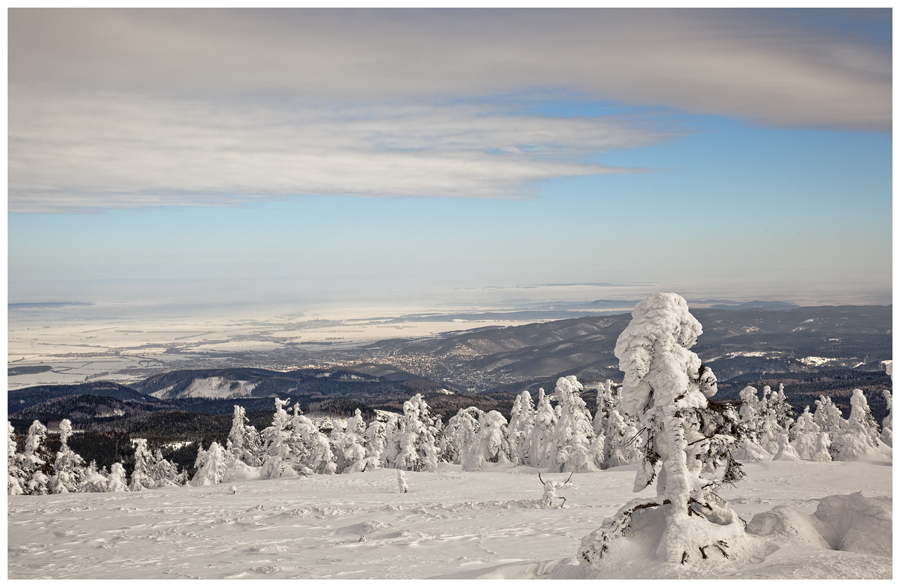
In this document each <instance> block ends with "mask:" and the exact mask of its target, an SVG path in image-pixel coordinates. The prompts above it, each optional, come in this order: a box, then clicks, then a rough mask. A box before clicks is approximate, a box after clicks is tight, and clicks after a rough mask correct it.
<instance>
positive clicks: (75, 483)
mask: <svg viewBox="0 0 900 587" xmlns="http://www.w3.org/2000/svg"><path fill="white" fill-rule="evenodd" d="M70 436H72V422H70V421H69V420H68V419H64V420H62V421H61V422H60V423H59V440H60V447H59V452H57V453H56V460H55V461H54V464H53V468H54V472H53V475H51V476H50V483H49V487H50V493H73V492H75V491H78V487H79V485H80V484H81V478H82V476H83V475H84V459H82V458H81V457H80V456H79V455H78V454H76V453H75V452H73V451H72V449H71V448H69V437H70Z"/></svg>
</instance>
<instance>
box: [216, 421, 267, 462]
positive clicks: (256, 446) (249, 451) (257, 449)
mask: <svg viewBox="0 0 900 587" xmlns="http://www.w3.org/2000/svg"><path fill="white" fill-rule="evenodd" d="M248 422H249V419H248V418H247V414H246V413H245V411H244V408H242V407H241V406H234V416H233V417H232V420H231V431H230V432H229V433H228V440H227V441H226V444H225V449H226V450H227V451H228V452H229V453H230V454H231V457H232V458H234V459H237V460H239V461H241V462H242V463H244V464H246V465H248V466H250V467H259V466H261V465H262V463H263V459H264V456H265V455H264V452H263V448H262V439H261V438H260V436H259V432H257V431H256V428H255V427H253V426H249V425H248Z"/></svg>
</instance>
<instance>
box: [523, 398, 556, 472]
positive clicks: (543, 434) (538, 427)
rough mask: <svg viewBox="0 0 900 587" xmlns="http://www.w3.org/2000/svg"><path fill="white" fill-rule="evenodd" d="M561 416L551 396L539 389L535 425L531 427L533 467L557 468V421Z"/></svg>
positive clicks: (531, 463)
mask: <svg viewBox="0 0 900 587" xmlns="http://www.w3.org/2000/svg"><path fill="white" fill-rule="evenodd" d="M558 420H559V418H558V417H557V415H556V411H555V410H554V409H553V406H551V405H550V396H548V395H545V394H544V390H543V388H542V389H539V390H538V401H537V408H536V409H535V414H534V427H533V428H532V429H531V462H530V463H529V464H530V465H531V466H532V467H538V468H542V469H543V468H551V467H553V468H555V467H556V466H557V464H556V450H555V449H556V443H555V437H556V423H557V421H558Z"/></svg>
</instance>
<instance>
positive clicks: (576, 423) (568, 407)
mask: <svg viewBox="0 0 900 587" xmlns="http://www.w3.org/2000/svg"><path fill="white" fill-rule="evenodd" d="M583 390H584V386H582V385H581V383H579V382H578V380H577V379H576V378H575V376H574V375H569V376H567V377H560V378H559V379H558V380H557V381H556V390H555V391H554V395H555V396H556V399H557V401H558V402H559V407H560V415H559V420H557V422H556V428H555V430H554V445H555V446H554V448H555V452H556V463H555V470H556V471H558V472H561V473H562V472H569V471H575V472H576V473H587V472H590V471H596V470H597V466H596V465H595V463H594V459H593V458H592V455H591V444H592V443H593V440H594V426H593V422H592V418H591V413H590V412H589V411H588V409H587V404H585V403H584V400H583V399H581V392H582V391H583Z"/></svg>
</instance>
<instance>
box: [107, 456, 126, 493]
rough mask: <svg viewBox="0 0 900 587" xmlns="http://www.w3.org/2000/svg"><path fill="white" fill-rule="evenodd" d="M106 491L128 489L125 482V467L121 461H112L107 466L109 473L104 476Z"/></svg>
mask: <svg viewBox="0 0 900 587" xmlns="http://www.w3.org/2000/svg"><path fill="white" fill-rule="evenodd" d="M106 491H108V492H116V491H128V484H127V483H126V482H125V467H123V466H122V463H113V464H112V466H111V467H110V468H109V475H108V476H107V478H106Z"/></svg>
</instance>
